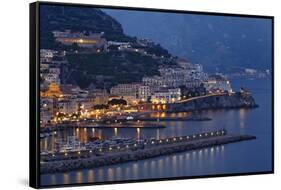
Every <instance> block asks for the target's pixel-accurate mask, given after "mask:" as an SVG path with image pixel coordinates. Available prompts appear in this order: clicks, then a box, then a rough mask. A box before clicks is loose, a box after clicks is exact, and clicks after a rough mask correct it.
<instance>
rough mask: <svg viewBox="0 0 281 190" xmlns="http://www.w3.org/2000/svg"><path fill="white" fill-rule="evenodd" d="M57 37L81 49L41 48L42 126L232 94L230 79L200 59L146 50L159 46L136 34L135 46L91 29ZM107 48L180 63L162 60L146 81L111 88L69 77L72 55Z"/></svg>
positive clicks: (57, 34)
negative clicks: (206, 67)
mask: <svg viewBox="0 0 281 190" xmlns="http://www.w3.org/2000/svg"><path fill="white" fill-rule="evenodd" d="M53 37H54V38H55V41H56V42H58V43H60V44H62V45H64V46H65V47H73V46H75V47H77V49H76V50H75V51H74V52H73V51H70V50H52V49H40V81H41V83H40V102H41V107H40V108H41V111H40V114H41V117H40V118H41V120H40V123H41V127H45V126H46V125H48V124H52V123H63V122H70V121H73V122H77V121H80V120H86V119H89V118H95V119H102V117H105V116H109V115H111V116H112V115H122V114H123V115H125V116H128V113H140V112H145V111H153V110H154V111H165V110H166V109H167V106H168V105H169V104H175V103H179V102H182V101H185V100H188V99H190V98H194V97H200V96H208V95H210V94H220V93H229V94H231V93H233V91H232V88H231V84H230V81H229V80H228V79H227V78H226V77H225V76H224V75H223V74H219V73H217V74H214V75H210V74H208V73H206V72H204V70H203V66H202V65H201V64H192V63H190V62H189V61H187V60H185V59H182V58H177V57H172V56H171V57H169V56H167V55H159V54H158V55H156V54H153V53H150V52H147V51H146V49H147V48H148V47H149V46H150V45H154V43H153V42H152V41H150V40H147V39H137V42H136V43H137V45H136V44H135V43H134V44H132V43H131V42H124V41H108V40H107V39H106V38H104V36H103V33H91V32H88V33H87V34H86V33H85V32H72V31H70V30H65V31H53ZM78 49H79V50H78ZM108 52H135V53H137V54H140V55H141V56H148V57H151V58H153V59H155V60H160V61H163V62H164V61H165V62H168V61H170V60H172V59H173V61H175V62H176V64H171V65H169V64H162V65H160V66H159V67H158V72H159V74H158V75H152V76H145V75H144V76H143V77H142V80H141V81H137V82H136V81H133V82H130V83H118V84H115V85H112V86H110V87H103V88H100V87H97V85H96V84H95V82H92V83H91V85H89V86H88V87H87V88H81V87H79V85H77V84H75V83H67V82H66V79H67V78H68V77H69V75H70V74H71V73H70V72H69V71H68V70H67V69H65V68H67V65H68V60H67V58H66V55H67V54H69V53H72V54H73V53H74V54H100V53H108ZM77 64H79V63H77ZM131 69H132V70H133V69H134V68H131ZM85 72H86V71H85ZM98 77H101V78H102V77H106V76H98ZM126 114H127V115H126Z"/></svg>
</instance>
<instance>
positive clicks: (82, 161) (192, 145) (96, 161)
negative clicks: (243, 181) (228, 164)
mask: <svg viewBox="0 0 281 190" xmlns="http://www.w3.org/2000/svg"><path fill="white" fill-rule="evenodd" d="M255 138H256V137H255V136H250V135H225V136H218V137H213V138H208V139H200V140H196V141H190V142H179V143H174V144H166V145H159V146H155V147H151V148H146V149H140V150H136V151H131V150H130V151H125V152H117V153H112V154H106V155H102V156H93V157H89V158H79V159H73V160H62V161H52V162H44V163H41V165H40V166H41V167H40V171H41V173H42V174H44V173H58V172H67V171H72V170H77V169H86V168H95V167H99V166H105V165H112V164H118V163H123V162H129V161H136V160H142V159H147V158H153V157H156V156H162V155H167V154H172V153H177V152H183V151H188V150H193V149H200V148H204V147H210V146H216V145H222V144H228V143H233V142H239V141H245V140H251V139H255Z"/></svg>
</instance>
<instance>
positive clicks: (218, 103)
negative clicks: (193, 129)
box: [168, 93, 258, 112]
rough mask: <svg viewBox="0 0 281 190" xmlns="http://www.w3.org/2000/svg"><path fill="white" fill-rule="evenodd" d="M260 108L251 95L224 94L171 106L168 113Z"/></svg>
mask: <svg viewBox="0 0 281 190" xmlns="http://www.w3.org/2000/svg"><path fill="white" fill-rule="evenodd" d="M255 107H258V105H257V104H256V102H255V100H254V98H253V96H252V95H251V94H246V93H245V94H241V93H234V94H223V95H215V96H209V97H204V98H198V99H195V100H191V101H186V102H182V103H175V104H171V105H169V110H168V111H173V112H185V111H194V110H207V109H233V108H255Z"/></svg>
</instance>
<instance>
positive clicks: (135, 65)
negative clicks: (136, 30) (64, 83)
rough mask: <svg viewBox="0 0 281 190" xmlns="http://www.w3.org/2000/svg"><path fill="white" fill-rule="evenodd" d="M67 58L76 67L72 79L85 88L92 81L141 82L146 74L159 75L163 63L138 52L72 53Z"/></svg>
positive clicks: (109, 83)
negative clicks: (159, 67) (159, 68)
mask: <svg viewBox="0 0 281 190" xmlns="http://www.w3.org/2000/svg"><path fill="white" fill-rule="evenodd" d="M67 59H68V61H69V63H70V65H71V67H72V68H74V72H73V76H72V80H73V81H76V82H77V84H78V85H79V86H81V87H83V88H84V87H88V86H89V85H90V83H92V82H95V83H96V84H99V83H100V84H101V85H106V87H111V86H112V85H115V84H118V83H129V82H139V81H141V80H142V77H143V76H145V75H146V76H152V75H159V72H158V66H159V64H163V63H160V62H159V61H157V60H155V59H153V58H152V57H150V56H142V55H140V54H139V53H136V52H122V53H121V52H107V53H96V54H70V55H68V56H67ZM169 64H174V63H173V62H171V63H169ZM99 75H103V77H99Z"/></svg>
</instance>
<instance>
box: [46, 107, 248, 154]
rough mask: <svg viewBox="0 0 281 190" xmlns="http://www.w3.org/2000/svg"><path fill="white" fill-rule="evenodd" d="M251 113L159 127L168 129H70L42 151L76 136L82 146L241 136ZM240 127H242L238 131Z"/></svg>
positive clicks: (50, 139)
mask: <svg viewBox="0 0 281 190" xmlns="http://www.w3.org/2000/svg"><path fill="white" fill-rule="evenodd" d="M247 111H248V110H243V111H241V110H239V111H238V110H216V111H203V112H202V114H204V116H206V117H210V118H212V120H211V121H201V122H198V121H165V122H159V124H163V125H166V126H167V127H166V128H150V129H148V128H141V127H139V128H132V129H128V128H126V129H125V128H124V129H122V128H113V127H112V128H109V129H97V128H96V129H91V128H76V129H75V128H70V129H67V130H63V131H58V132H57V133H56V134H54V133H52V135H51V136H49V137H47V138H44V139H41V150H53V149H54V147H55V142H57V141H58V140H59V139H61V140H62V141H63V142H67V140H68V138H69V137H70V136H75V137H76V138H77V139H78V140H79V141H80V142H81V143H87V142H88V141H89V137H99V138H101V139H108V138H111V137H127V138H136V139H140V138H156V139H160V138H166V137H172V136H183V135H190V134H193V133H201V132H208V131H214V130H217V129H222V128H225V129H227V130H228V131H229V132H234V133H241V132H243V131H244V130H243V128H245V125H246V124H245V122H246V116H245V115H246V114H247ZM183 114H184V113H177V114H175V113H174V114H173V115H174V116H180V115H181V116H183ZM237 126H240V127H237Z"/></svg>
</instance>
